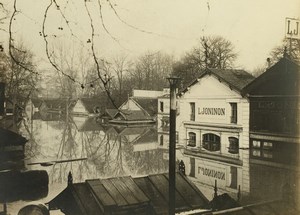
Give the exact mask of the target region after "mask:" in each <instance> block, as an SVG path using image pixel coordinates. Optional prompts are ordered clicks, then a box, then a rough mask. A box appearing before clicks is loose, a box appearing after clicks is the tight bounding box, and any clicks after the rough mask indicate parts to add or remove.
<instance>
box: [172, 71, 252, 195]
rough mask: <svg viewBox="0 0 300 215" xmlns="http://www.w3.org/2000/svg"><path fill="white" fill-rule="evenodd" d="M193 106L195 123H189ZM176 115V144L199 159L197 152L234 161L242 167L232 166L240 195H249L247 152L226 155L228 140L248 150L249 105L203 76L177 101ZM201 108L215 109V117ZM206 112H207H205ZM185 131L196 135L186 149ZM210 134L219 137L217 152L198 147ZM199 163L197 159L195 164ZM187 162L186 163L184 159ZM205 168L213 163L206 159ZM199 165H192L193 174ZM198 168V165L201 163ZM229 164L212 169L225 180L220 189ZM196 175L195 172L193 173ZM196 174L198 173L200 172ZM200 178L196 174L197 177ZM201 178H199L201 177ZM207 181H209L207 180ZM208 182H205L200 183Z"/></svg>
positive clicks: (221, 164) (226, 183)
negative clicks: (233, 115)
mask: <svg viewBox="0 0 300 215" xmlns="http://www.w3.org/2000/svg"><path fill="white" fill-rule="evenodd" d="M191 102H194V103H195V121H191V120H190V114H191V110H190V103H191ZM231 102H234V103H237V115H238V120H237V123H231V120H230V117H231V105H230V103H231ZM179 106H180V107H179V108H180V114H179V115H178V117H177V131H178V132H179V144H181V145H184V146H185V147H186V148H187V149H188V150H191V151H193V152H194V153H196V155H197V154H198V155H199V157H201V153H206V154H209V155H211V156H215V157H216V158H218V156H222V157H228V158H229V159H235V160H238V161H239V162H240V163H242V165H236V166H237V168H238V180H239V183H242V184H239V185H241V189H242V191H243V192H249V190H250V185H249V152H248V150H242V149H240V150H239V153H238V154H231V153H229V152H228V147H229V140H228V138H229V137H236V138H238V139H239V147H240V148H248V147H249V102H248V99H247V98H243V97H242V96H241V95H240V93H239V92H237V91H235V90H233V89H231V88H230V87H229V86H228V85H227V84H226V83H224V82H220V81H219V80H218V79H217V78H215V77H214V76H212V75H211V76H209V75H206V76H204V77H202V78H201V79H200V80H198V83H196V84H195V85H193V86H191V87H190V89H189V90H188V91H187V92H186V93H185V94H183V95H181V97H180V98H179ZM203 108H204V110H205V108H210V109H211V108H218V109H217V110H219V112H218V113H219V114H217V112H215V113H214V114H211V113H208V112H205V111H204V112H203ZM206 110H207V109H206ZM188 132H194V133H195V134H196V147H189V146H187V139H188ZM206 133H213V134H216V135H218V136H220V142H221V149H220V151H217V152H210V151H207V150H205V149H204V148H202V147H201V145H202V138H203V136H202V135H203V134H206ZM201 160H203V158H200V159H199V161H198V162H200V161H201ZM187 161H189V160H187ZM206 162H207V163H205V165H207V166H209V165H215V163H218V162H216V160H209V159H208V160H207V161H206ZM200 164H201V163H198V164H196V170H195V171H196V172H197V171H198V167H197V165H198V166H199V165H200ZM201 165H202V164H201ZM230 165H231V164H229V163H226V162H223V163H220V162H219V163H218V164H217V165H215V166H212V168H214V169H215V170H219V171H223V172H224V173H225V175H226V180H220V182H219V183H220V186H222V187H224V188H226V187H228V183H230V182H228V180H229V179H228V177H229V175H230ZM196 174H197V173H196ZM198 174H202V173H201V172H200V173H198ZM198 176H199V177H200V175H198ZM201 177H202V178H203V176H201ZM208 180H211V179H208ZM204 183H208V181H206V182H204Z"/></svg>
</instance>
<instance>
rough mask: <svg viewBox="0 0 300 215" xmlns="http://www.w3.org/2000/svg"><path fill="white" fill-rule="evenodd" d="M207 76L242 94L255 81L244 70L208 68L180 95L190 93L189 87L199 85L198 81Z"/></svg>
mask: <svg viewBox="0 0 300 215" xmlns="http://www.w3.org/2000/svg"><path fill="white" fill-rule="evenodd" d="M206 75H213V76H215V77H216V78H217V79H219V81H221V82H225V83H226V84H227V85H229V87H230V88H232V89H234V90H236V91H238V92H239V93H242V90H243V88H244V87H245V86H247V85H248V84H249V83H250V82H251V81H253V80H254V79H255V77H254V76H253V75H251V74H250V73H248V72H246V71H244V70H238V69H210V68H208V69H205V70H203V71H202V72H201V73H200V75H199V76H198V77H197V78H195V79H194V80H193V81H192V82H191V83H190V84H188V85H187V86H186V87H184V88H183V89H182V90H181V91H180V92H179V95H180V93H185V92H186V91H188V88H189V87H191V86H193V85H195V84H196V83H198V80H199V79H201V78H202V77H204V76H206Z"/></svg>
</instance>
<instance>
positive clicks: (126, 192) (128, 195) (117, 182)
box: [110, 178, 139, 205]
mask: <svg viewBox="0 0 300 215" xmlns="http://www.w3.org/2000/svg"><path fill="white" fill-rule="evenodd" d="M110 181H111V182H112V184H113V185H114V186H115V187H116V188H117V190H118V191H119V192H120V193H121V195H122V196H123V197H124V199H125V200H126V201H127V203H128V204H129V205H133V204H138V203H139V201H138V200H137V199H136V198H135V197H134V195H133V193H132V192H131V191H130V189H128V187H127V186H126V185H125V183H124V182H123V181H122V180H121V178H112V179H110Z"/></svg>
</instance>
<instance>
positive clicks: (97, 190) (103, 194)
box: [86, 179, 117, 207]
mask: <svg viewBox="0 0 300 215" xmlns="http://www.w3.org/2000/svg"><path fill="white" fill-rule="evenodd" d="M86 182H87V184H88V185H89V186H90V188H91V190H92V192H93V193H94V194H95V196H96V197H97V199H98V200H99V201H100V202H101V204H102V205H103V206H104V207H109V206H115V205H117V203H116V202H115V201H114V200H113V198H112V197H111V196H110V195H109V193H108V192H107V190H106V189H105V188H104V186H103V184H102V183H101V181H100V180H98V179H97V180H87V181H86Z"/></svg>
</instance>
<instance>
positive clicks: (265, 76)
mask: <svg viewBox="0 0 300 215" xmlns="http://www.w3.org/2000/svg"><path fill="white" fill-rule="evenodd" d="M299 79H300V65H299V64H297V63H296V62H294V61H293V60H291V59H289V58H288V57H283V58H281V59H280V60H279V61H278V62H277V63H276V64H274V65H273V66H272V67H270V68H268V69H267V70H266V71H265V72H264V73H262V74H261V75H260V76H259V77H257V78H256V79H255V80H253V81H252V82H251V83H249V84H248V85H247V86H246V87H245V88H244V90H243V93H244V94H249V95H285V96H286V95H298V96H299V93H300V89H299Z"/></svg>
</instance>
